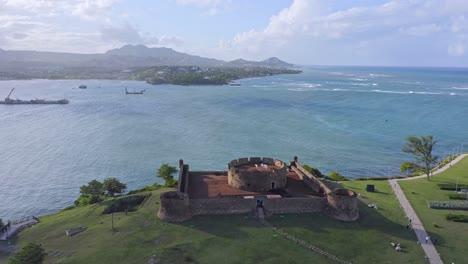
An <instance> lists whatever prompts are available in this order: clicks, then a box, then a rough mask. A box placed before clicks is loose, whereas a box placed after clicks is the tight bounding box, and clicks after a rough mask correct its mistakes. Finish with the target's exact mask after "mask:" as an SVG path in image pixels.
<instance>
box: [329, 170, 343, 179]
mask: <svg viewBox="0 0 468 264" xmlns="http://www.w3.org/2000/svg"><path fill="white" fill-rule="evenodd" d="M327 179H329V180H332V181H347V180H348V179H346V177H345V176H343V175H341V174H339V173H338V172H336V171H332V172H330V173H329V174H328V177H327Z"/></svg>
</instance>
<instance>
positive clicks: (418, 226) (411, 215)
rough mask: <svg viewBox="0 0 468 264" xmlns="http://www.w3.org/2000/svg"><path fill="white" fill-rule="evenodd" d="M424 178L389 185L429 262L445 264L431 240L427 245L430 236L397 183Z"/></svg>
mask: <svg viewBox="0 0 468 264" xmlns="http://www.w3.org/2000/svg"><path fill="white" fill-rule="evenodd" d="M466 156H468V154H462V155H460V156H458V157H457V158H456V159H454V160H452V161H451V162H450V163H448V164H447V165H445V166H444V167H442V168H440V169H437V170H435V171H434V172H433V173H432V175H436V174H438V173H441V172H443V171H445V170H447V169H449V168H450V167H451V166H452V165H453V164H455V163H457V162H459V161H460V160H462V159H463V158H465V157H466ZM424 177H427V176H426V175H420V176H416V177H411V178H406V179H393V180H389V183H390V186H391V187H392V189H393V192H394V193H395V196H396V197H397V199H398V201H399V202H400V205H401V207H402V208H403V210H404V211H405V214H406V216H407V217H408V219H411V223H412V227H413V230H414V233H415V234H416V237H417V238H418V241H419V243H421V246H422V248H423V250H424V252H425V253H426V256H427V257H428V258H429V262H430V263H434V264H442V263H443V262H442V259H441V258H440V255H439V253H438V252H437V249H436V248H435V246H434V245H433V244H432V241H431V239H429V240H428V241H427V243H426V237H427V236H428V234H427V232H426V230H425V229H424V226H423V225H422V223H421V220H419V217H418V216H417V215H416V212H415V211H414V209H413V207H411V204H410V203H409V201H408V199H406V196H405V194H404V193H403V190H401V188H400V185H399V184H398V182H397V181H408V180H414V179H420V178H424Z"/></svg>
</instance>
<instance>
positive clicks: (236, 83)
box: [229, 82, 242, 86]
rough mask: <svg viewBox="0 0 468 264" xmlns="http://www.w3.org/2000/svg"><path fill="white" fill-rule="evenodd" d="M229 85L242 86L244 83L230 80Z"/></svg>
mask: <svg viewBox="0 0 468 264" xmlns="http://www.w3.org/2000/svg"><path fill="white" fill-rule="evenodd" d="M229 86H242V85H241V84H240V83H238V82H230V83H229Z"/></svg>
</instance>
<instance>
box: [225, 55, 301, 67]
mask: <svg viewBox="0 0 468 264" xmlns="http://www.w3.org/2000/svg"><path fill="white" fill-rule="evenodd" d="M224 66H229V67H267V68H296V66H295V65H294V64H290V63H287V62H284V61H282V60H280V59H278V58H276V57H271V58H269V59H266V60H263V61H248V60H244V59H237V60H233V61H230V62H227V63H225V64H224Z"/></svg>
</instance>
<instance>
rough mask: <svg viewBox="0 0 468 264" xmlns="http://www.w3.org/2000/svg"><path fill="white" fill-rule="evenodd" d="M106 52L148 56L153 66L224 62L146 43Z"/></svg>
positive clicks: (211, 64) (107, 53)
mask: <svg viewBox="0 0 468 264" xmlns="http://www.w3.org/2000/svg"><path fill="white" fill-rule="evenodd" d="M105 54H106V55H115V56H121V57H134V58H146V59H147V60H148V62H150V63H151V64H152V65H153V66H162V65H165V66H188V65H197V66H219V65H222V64H223V63H224V62H223V61H220V60H216V59H210V58H203V57H200V56H194V55H189V54H186V53H182V52H178V51H175V50H173V49H169V48H148V47H146V46H144V45H135V46H133V45H125V46H123V47H121V48H118V49H113V50H109V51H107V52H106V53H105ZM148 62H147V63H148ZM147 63H144V64H147ZM145 66H146V65H145Z"/></svg>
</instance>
